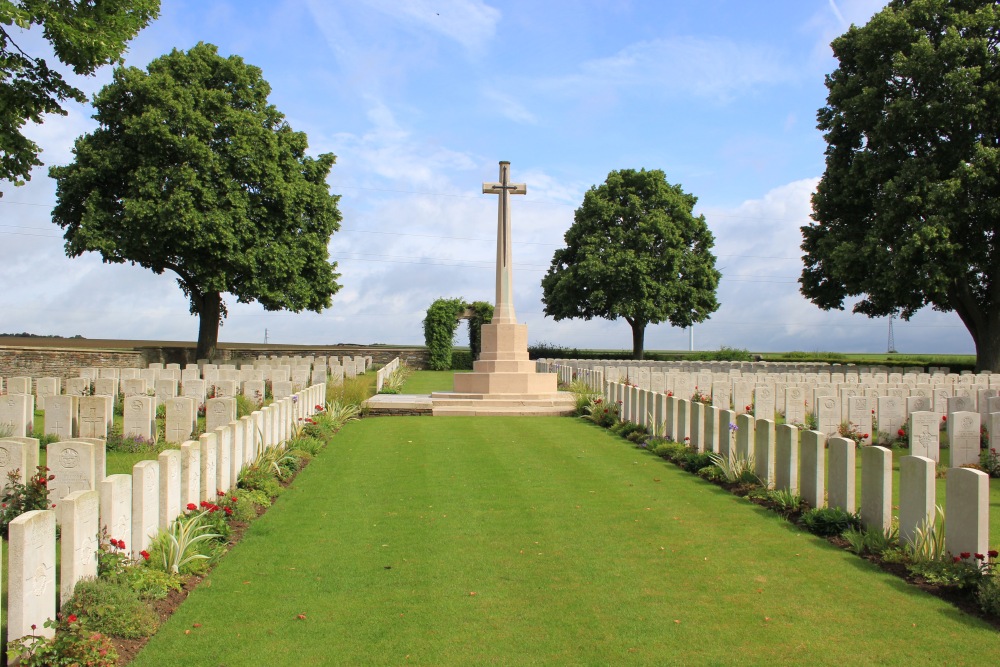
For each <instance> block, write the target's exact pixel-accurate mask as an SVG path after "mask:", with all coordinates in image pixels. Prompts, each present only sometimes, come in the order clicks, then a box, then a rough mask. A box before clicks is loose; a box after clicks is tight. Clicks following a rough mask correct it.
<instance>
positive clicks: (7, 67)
mask: <svg viewBox="0 0 1000 667" xmlns="http://www.w3.org/2000/svg"><path fill="white" fill-rule="evenodd" d="M159 11H160V0H101V1H92V2H69V1H68V0H0V99H2V100H3V103H2V104H0V179H3V180H7V181H13V182H14V183H15V184H16V185H21V184H23V183H24V182H25V181H27V180H29V179H30V178H31V175H30V172H31V168H32V167H35V166H38V165H41V164H42V163H41V161H40V160H39V159H38V153H39V151H40V150H41V149H40V148H39V147H38V145H37V144H35V142H33V141H31V140H30V139H28V138H27V137H25V136H24V134H22V133H21V128H23V127H24V124H25V123H26V122H27V121H31V122H33V123H41V122H42V117H43V116H44V115H45V114H60V115H63V116H65V115H66V111H65V110H64V109H63V108H62V106H61V103H62V102H65V101H66V100H74V101H77V102H86V101H87V98H86V96H85V95H84V94H83V91H81V90H80V89H78V88H76V87H74V86H71V85H70V84H69V83H67V82H66V80H65V79H63V77H62V76H61V75H60V74H59V73H58V72H56V71H54V70H52V69H49V65H48V63H46V62H45V60H44V59H43V58H41V57H39V55H38V54H35V55H31V54H30V53H28V52H27V51H25V49H24V47H22V46H21V44H18V41H20V42H21V43H22V44H24V43H25V41H26V40H22V39H20V37H18V31H20V30H29V29H31V27H32V26H41V31H42V36H43V37H44V38H45V39H46V40H47V41H48V42H49V44H50V45H51V47H52V50H53V52H54V53H55V56H56V58H58V59H59V61H60V62H62V63H63V64H65V65H68V66H70V67H71V68H72V69H73V72H74V73H75V74H79V75H89V74H93V73H94V72H95V71H96V70H97V68H99V67H101V66H102V65H107V64H110V63H114V62H116V61H118V60H119V59H120V58H121V56H122V54H123V53H124V51H125V45H126V44H127V43H128V41H129V40H131V39H132V38H133V37H135V36H136V35H137V34H138V32H139V31H140V30H142V29H143V28H144V27H146V26H147V25H148V24H149V22H150V21H151V20H152V19H154V18H156V16H157V15H158V14H159ZM15 37H18V41H15ZM0 196H3V194H2V193H0Z"/></svg>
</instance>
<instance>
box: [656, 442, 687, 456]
mask: <svg viewBox="0 0 1000 667" xmlns="http://www.w3.org/2000/svg"><path fill="white" fill-rule="evenodd" d="M684 449H685V447H684V445H682V444H681V443H679V442H669V441H665V442H660V443H659V444H656V445H654V446H653V447H652V452H653V453H654V454H656V455H657V456H659V457H662V458H665V459H667V460H668V461H673V460H674V459H675V458H676V457H677V456H680V455H682V454H683V453H684Z"/></svg>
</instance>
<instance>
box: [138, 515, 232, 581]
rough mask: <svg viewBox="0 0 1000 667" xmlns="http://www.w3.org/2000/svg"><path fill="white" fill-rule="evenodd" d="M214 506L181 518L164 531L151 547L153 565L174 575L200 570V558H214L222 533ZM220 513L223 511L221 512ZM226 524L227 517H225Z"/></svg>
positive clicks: (150, 558)
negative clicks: (215, 515)
mask: <svg viewBox="0 0 1000 667" xmlns="http://www.w3.org/2000/svg"><path fill="white" fill-rule="evenodd" d="M212 514H215V512H213V511H212V510H211V509H206V510H203V511H201V512H198V513H197V514H194V513H192V514H186V515H184V516H181V517H178V518H177V519H176V520H175V521H174V522H173V523H172V524H170V527H169V528H167V529H166V530H161V531H160V532H159V534H158V535H157V536H156V537H155V538H154V539H153V542H152V543H151V544H150V546H149V563H150V567H157V568H162V569H163V571H164V572H168V573H171V574H188V573H193V572H198V571H199V570H200V569H201V568H200V567H199V566H201V565H203V564H204V563H202V562H201V561H209V560H212V558H213V556H214V555H215V554H216V548H215V547H216V544H218V540H219V538H220V537H222V535H221V534H220V533H217V532H212V531H213V530H218V529H219V525H218V523H217V518H221V517H213V516H211V515H212ZM218 514H220V515H221V514H222V513H221V512H219V513H218ZM223 523H224V520H223Z"/></svg>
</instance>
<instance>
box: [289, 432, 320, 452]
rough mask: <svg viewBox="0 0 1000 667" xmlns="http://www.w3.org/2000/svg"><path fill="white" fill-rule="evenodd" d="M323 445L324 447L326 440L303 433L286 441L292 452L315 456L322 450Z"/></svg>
mask: <svg viewBox="0 0 1000 667" xmlns="http://www.w3.org/2000/svg"><path fill="white" fill-rule="evenodd" d="M324 447H326V442H324V441H323V440H320V439H319V438H314V437H311V436H304V435H300V436H299V437H298V438H295V439H294V440H290V441H289V442H288V449H289V450H291V451H293V452H303V453H305V454H308V455H309V456H316V455H317V454H319V453H320V452H321V451H323V448H324Z"/></svg>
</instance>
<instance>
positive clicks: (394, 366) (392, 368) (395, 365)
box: [375, 357, 400, 394]
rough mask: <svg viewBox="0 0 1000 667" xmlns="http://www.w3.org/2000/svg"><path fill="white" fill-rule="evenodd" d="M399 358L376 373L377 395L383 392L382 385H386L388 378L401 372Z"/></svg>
mask: <svg viewBox="0 0 1000 667" xmlns="http://www.w3.org/2000/svg"><path fill="white" fill-rule="evenodd" d="M399 364H400V361H399V357H396V358H394V359H393V360H392V361H390V362H389V363H387V364H386V365H385V366H383V367H382V368H380V369H378V370H377V371H375V393H376V394H377V393H379V392H380V391H382V385H383V384H385V380H386V378H388V377H389V376H390V375H392V374H393V373H395V372H396V371H397V370H399Z"/></svg>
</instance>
